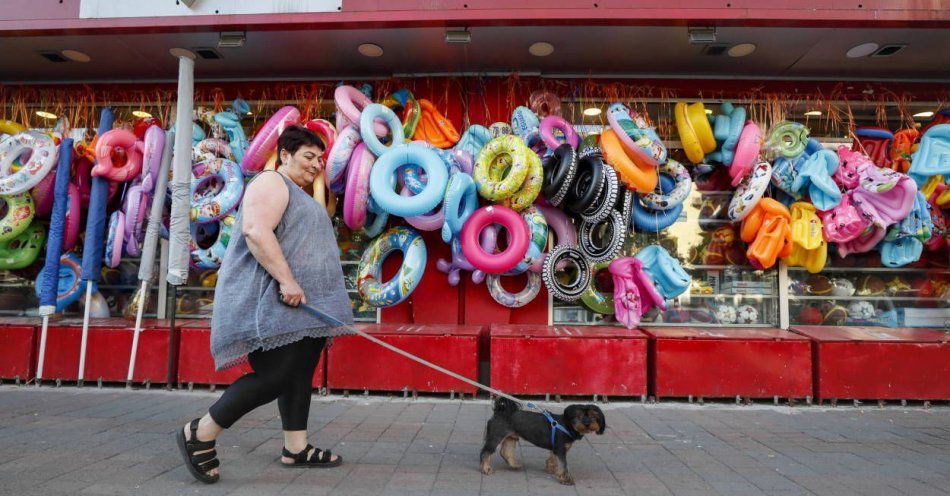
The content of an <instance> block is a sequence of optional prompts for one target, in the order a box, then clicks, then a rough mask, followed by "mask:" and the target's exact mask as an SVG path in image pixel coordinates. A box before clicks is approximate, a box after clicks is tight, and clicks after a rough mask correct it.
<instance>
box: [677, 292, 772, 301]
mask: <svg viewBox="0 0 950 496" xmlns="http://www.w3.org/2000/svg"><path fill="white" fill-rule="evenodd" d="M686 297H689V298H750V299H754V300H773V299H775V298H778V295H758V294H743V293H719V294H709V295H707V294H695V293H689V294H687V293H683V294H681V295H679V296H677V297H676V298H674V299H682V298H686Z"/></svg>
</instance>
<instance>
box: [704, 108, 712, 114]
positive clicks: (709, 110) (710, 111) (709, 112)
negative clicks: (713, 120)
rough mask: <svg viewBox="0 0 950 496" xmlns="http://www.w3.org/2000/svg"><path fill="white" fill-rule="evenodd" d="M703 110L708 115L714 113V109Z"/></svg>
mask: <svg viewBox="0 0 950 496" xmlns="http://www.w3.org/2000/svg"><path fill="white" fill-rule="evenodd" d="M703 110H705V111H706V114H711V113H712V109H703Z"/></svg>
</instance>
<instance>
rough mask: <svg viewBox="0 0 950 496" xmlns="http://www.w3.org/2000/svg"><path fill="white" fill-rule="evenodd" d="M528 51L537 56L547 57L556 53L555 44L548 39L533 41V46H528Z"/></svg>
mask: <svg viewBox="0 0 950 496" xmlns="http://www.w3.org/2000/svg"><path fill="white" fill-rule="evenodd" d="M528 52H529V53H530V54H531V55H534V56H535V57H547V56H548V55H551V54H552V53H554V45H552V44H550V43H548V42H546V41H539V42H537V43H532V44H531V46H529V47H528Z"/></svg>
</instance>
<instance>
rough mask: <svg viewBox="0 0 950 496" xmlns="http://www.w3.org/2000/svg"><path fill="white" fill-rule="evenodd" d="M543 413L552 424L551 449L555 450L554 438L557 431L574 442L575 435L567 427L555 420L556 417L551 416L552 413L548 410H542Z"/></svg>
mask: <svg viewBox="0 0 950 496" xmlns="http://www.w3.org/2000/svg"><path fill="white" fill-rule="evenodd" d="M541 413H542V414H544V418H546V419H548V422H549V423H550V424H551V449H554V437H555V434H556V433H557V431H561V432H563V433H564V435H566V436H567V437H568V438H570V439H571V440H574V435H573V434H571V433H570V431H568V430H567V428H566V427H564V426H563V425H561V424H559V423H558V421H557V420H554V417H553V416H551V412H549V411H547V410H541Z"/></svg>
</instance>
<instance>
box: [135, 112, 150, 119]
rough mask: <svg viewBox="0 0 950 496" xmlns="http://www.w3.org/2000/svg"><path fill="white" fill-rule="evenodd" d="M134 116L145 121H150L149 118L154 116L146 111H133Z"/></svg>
mask: <svg viewBox="0 0 950 496" xmlns="http://www.w3.org/2000/svg"><path fill="white" fill-rule="evenodd" d="M132 115H134V116H136V117H141V118H143V119H148V118H149V117H151V116H152V114H150V113H148V112H146V111H144V110H133V111H132Z"/></svg>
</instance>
